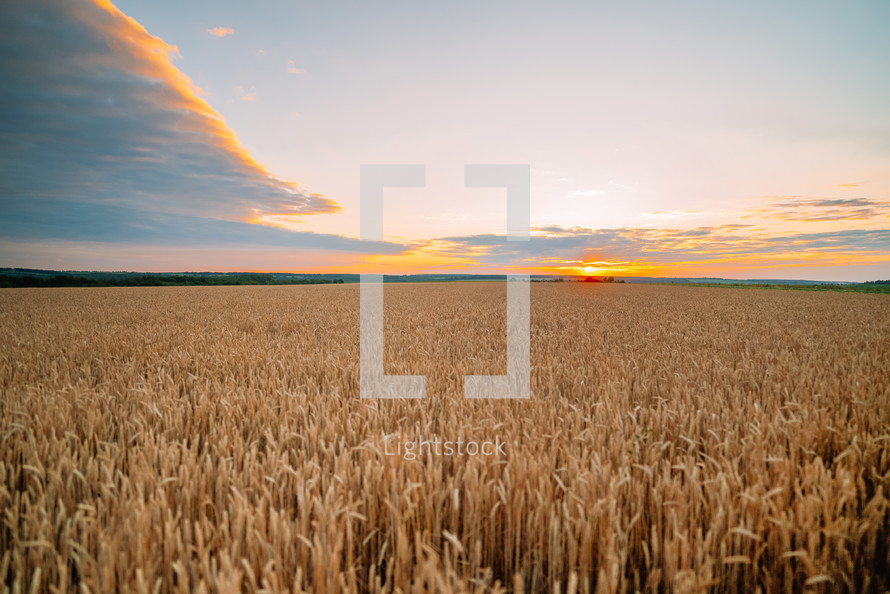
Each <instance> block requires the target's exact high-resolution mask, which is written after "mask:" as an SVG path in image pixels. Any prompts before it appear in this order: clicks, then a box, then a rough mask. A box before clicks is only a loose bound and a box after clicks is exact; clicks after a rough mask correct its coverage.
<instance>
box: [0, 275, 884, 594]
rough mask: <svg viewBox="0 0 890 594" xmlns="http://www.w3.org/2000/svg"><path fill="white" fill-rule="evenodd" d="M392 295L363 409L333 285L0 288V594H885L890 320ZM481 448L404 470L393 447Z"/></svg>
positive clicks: (714, 305) (685, 305) (348, 288)
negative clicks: (515, 331)
mask: <svg viewBox="0 0 890 594" xmlns="http://www.w3.org/2000/svg"><path fill="white" fill-rule="evenodd" d="M531 290H532V318H531V360H532V366H533V368H532V372H531V377H532V397H531V399H530V400H527V401H506V400H497V401H494V400H487V401H486V400H465V399H464V398H463V380H462V378H463V376H464V375H466V374H502V373H504V372H505V369H506V361H505V352H504V351H505V345H506V338H505V327H506V324H505V309H506V306H505V295H506V290H505V285H504V284H503V283H449V284H432V283H430V284H393V285H387V287H386V296H385V328H386V334H385V336H386V339H385V340H386V343H385V344H386V353H385V359H386V371H387V373H399V374H417V375H426V376H427V397H426V399H425V400H362V399H360V398H359V393H358V383H359V381H358V380H359V360H358V359H359V357H358V354H359V332H358V327H359V290H358V286H356V285H342V286H293V287H161V288H108V289H7V290H2V291H0V312H2V316H0V341H2V342H0V344H2V349H0V391H2V397H0V510H2V511H0V514H2V528H0V584H2V585H0V587H2V588H3V590H4V591H8V592H29V591H30V592H75V591H77V592H112V591H133V592H257V591H270V592H281V591H294V592H299V591H307V592H320V593H327V592H352V591H357V592H633V591H640V592H756V591H760V592H800V591H806V592H883V591H887V590H888V589H890V506H888V499H887V497H888V491H890V409H888V403H890V299H888V297H887V296H885V295H868V294H846V293H815V292H805V291H780V290H754V289H751V290H747V289H721V288H692V287H681V286H676V287H671V286H647V285H588V284H582V283H539V284H538V283H536V284H533V285H532V287H531ZM434 437H435V438H440V439H443V440H446V439H447V440H456V439H458V438H461V439H463V440H465V441H468V440H477V441H479V442H481V441H483V440H492V441H494V440H495V439H500V440H501V441H503V442H504V443H505V445H504V449H505V452H506V453H505V454H504V455H500V454H497V455H491V456H484V455H475V456H470V455H464V456H445V455H436V454H434V453H431V452H424V453H422V455H420V456H417V457H416V458H414V459H407V458H406V457H405V456H400V455H390V454H391V453H390V451H389V449H390V448H391V447H392V444H393V443H403V442H405V443H407V442H409V441H410V440H412V439H418V438H422V439H431V438H434Z"/></svg>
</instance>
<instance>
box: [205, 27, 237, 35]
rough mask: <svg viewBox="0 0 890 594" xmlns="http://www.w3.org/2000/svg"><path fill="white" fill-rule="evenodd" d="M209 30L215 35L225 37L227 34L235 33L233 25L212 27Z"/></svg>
mask: <svg viewBox="0 0 890 594" xmlns="http://www.w3.org/2000/svg"><path fill="white" fill-rule="evenodd" d="M207 32H208V33H210V34H211V35H213V36H214V37H225V36H226V35H234V34H235V30H234V29H232V28H231V27H214V28H212V29H207Z"/></svg>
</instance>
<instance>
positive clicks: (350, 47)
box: [0, 0, 890, 281]
mask: <svg viewBox="0 0 890 594" xmlns="http://www.w3.org/2000/svg"><path fill="white" fill-rule="evenodd" d="M888 27H890V4H888V3H887V2H885V1H883V0H870V1H867V0H851V1H850V2H844V3H838V2H833V1H832V2H825V1H820V0H817V1H812V0H809V1H798V0H792V1H789V2H782V3H775V2H766V1H759V0H755V1H751V2H744V3H741V2H734V1H733V2H728V1H727V2H715V1H714V0H709V1H706V0H700V1H691V0H678V1H677V2H671V3H665V2H661V1H658V0H634V1H628V2H620V3H618V2H559V1H556V2H548V3H543V2H536V3H530V2H451V3H425V2H402V1H394V2H387V3H365V2H340V1H332V2H324V3H302V2H300V3H297V2H292V1H288V2H276V1H268V2H262V3H244V2H221V1H217V0H212V1H211V0H206V1H205V0H190V1H188V2H182V1H181V0H154V1H151V2H148V1H145V0H118V1H117V2H116V3H114V4H112V3H110V2H108V1H107V0H67V1H64V2H63V1H61V0H11V1H9V2H6V3H5V4H4V10H3V12H2V14H0V74H2V77H3V81H4V82H3V85H2V88H0V266H5V267H30V268H53V269H67V270H140V271H183V270H217V271H226V270H257V271H293V272H386V273H405V272H460V273H466V272H478V273H490V272H513V273H518V272H527V273H533V274H548V273H549V274H597V275H616V276H623V275H645V276H666V277H725V278H764V279H766V278H786V279H791V278H803V279H815V280H843V281H860V280H870V279H878V278H890V110H888V109H887V108H886V106H887V105H890V36H887V35H886V34H885V31H886V30H887V28H888ZM399 163H407V164H424V165H425V166H426V186H425V187H423V188H393V189H388V190H386V192H385V207H384V211H385V218H384V240H383V241H376V242H368V241H362V240H360V239H359V238H360V235H361V230H360V224H359V223H360V216H359V214H360V207H359V187H360V179H359V171H360V168H361V166H362V165H364V164H399ZM479 163H483V164H485V163H499V164H500V163H503V164H527V165H528V166H529V168H530V172H531V173H530V183H531V227H532V228H531V240H530V241H529V242H507V241H505V234H506V210H505V209H506V191H505V190H503V189H498V188H465V187H464V180H463V173H464V165H466V164H479Z"/></svg>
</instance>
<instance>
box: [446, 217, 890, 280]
mask: <svg viewBox="0 0 890 594" xmlns="http://www.w3.org/2000/svg"><path fill="white" fill-rule="evenodd" d="M436 244H437V246H438V253H439V254H441V255H446V256H451V257H458V256H466V257H470V258H472V260H473V261H474V262H475V263H476V265H477V266H481V267H486V268H493V267H494V268H497V267H500V268H514V269H519V268H526V269H527V268H535V269H539V270H540V269H550V270H552V271H564V272H572V273H575V272H578V269H579V268H583V267H585V266H594V267H596V268H598V269H601V270H609V269H612V270H615V271H620V272H622V273H637V274H640V273H645V272H646V271H654V270H660V269H670V268H677V267H685V268H689V267H696V266H699V267H701V266H705V265H709V266H713V265H717V264H719V265H722V266H745V267H749V268H757V267H770V266H797V265H804V264H806V265H810V266H813V265H825V266H828V265H831V266H836V265H851V264H859V263H873V262H890V229H872V230H863V229H859V230H843V231H827V232H817V233H775V232H772V233H771V232H768V231H766V230H765V229H763V228H761V227H757V226H753V225H744V224H728V225H718V226H712V227H697V228H694V229H652V228H648V227H647V228H641V227H622V228H615V229H588V228H582V227H571V228H566V227H560V226H547V227H537V228H535V229H533V230H532V234H531V238H530V240H529V241H528V242H508V241H506V238H505V237H504V236H499V235H471V236H465V237H444V238H440V239H438V240H436Z"/></svg>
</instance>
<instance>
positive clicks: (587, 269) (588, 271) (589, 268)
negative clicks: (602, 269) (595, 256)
mask: <svg viewBox="0 0 890 594" xmlns="http://www.w3.org/2000/svg"><path fill="white" fill-rule="evenodd" d="M595 271H596V268H594V267H593V266H585V267H584V274H593V273H594V272H595Z"/></svg>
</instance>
